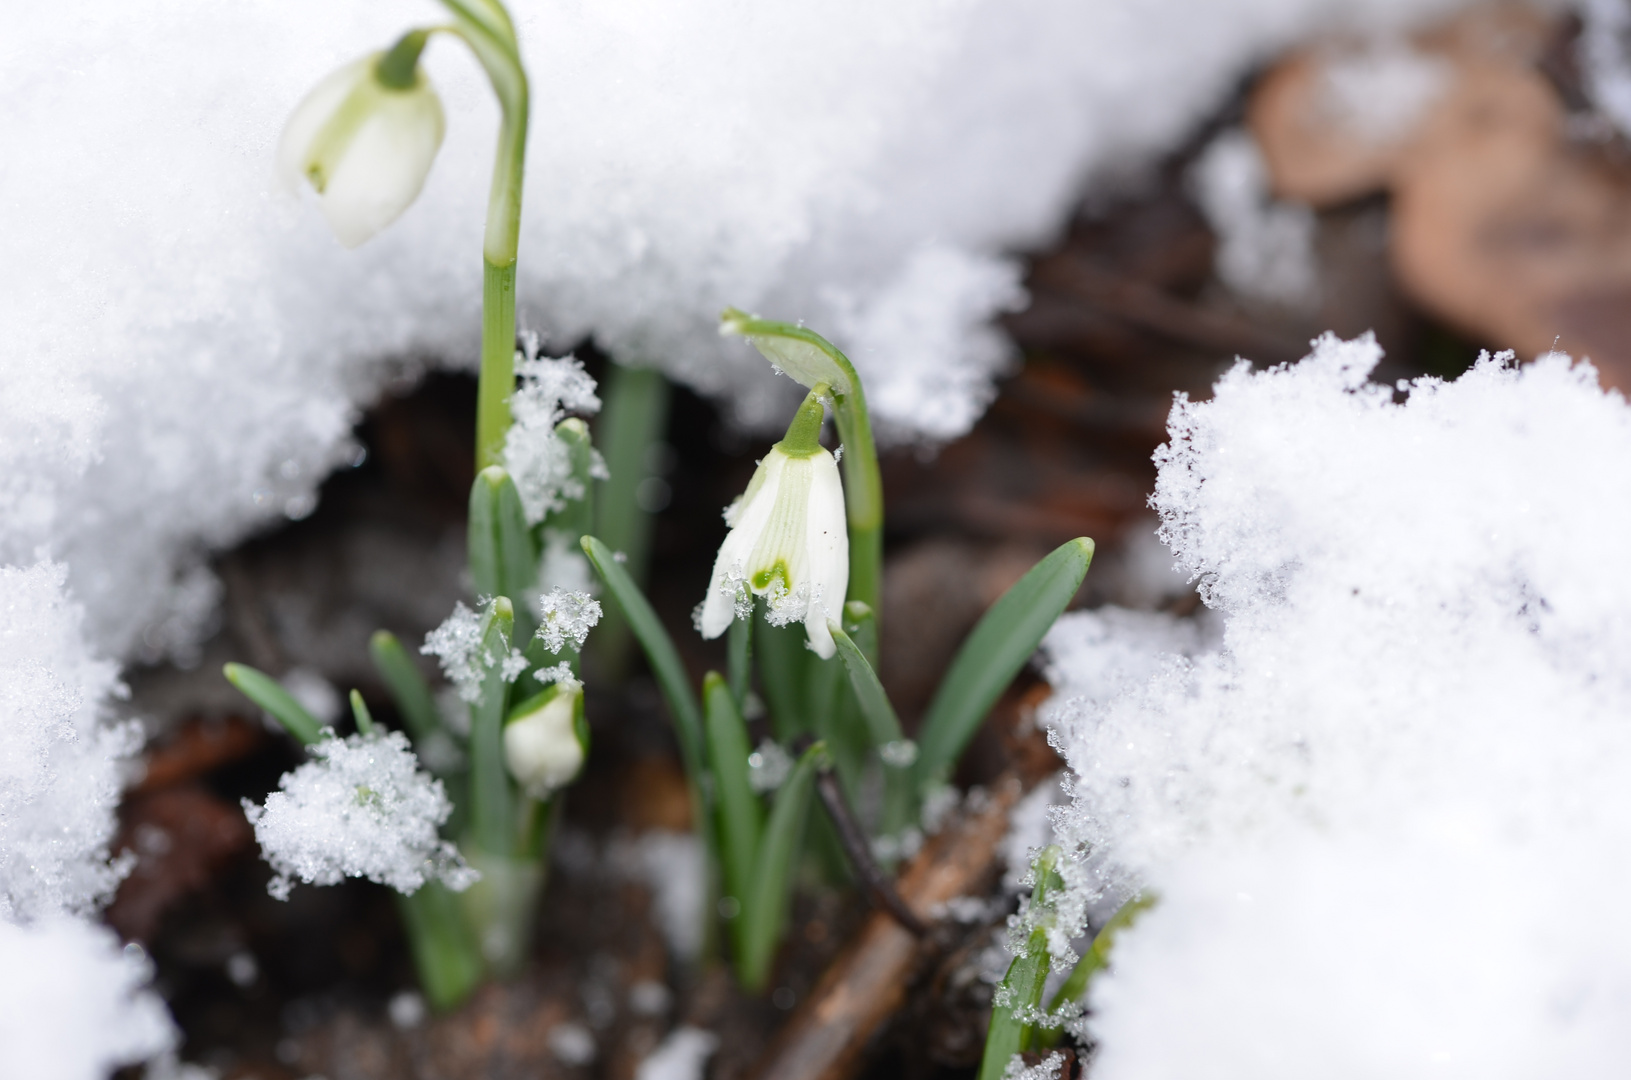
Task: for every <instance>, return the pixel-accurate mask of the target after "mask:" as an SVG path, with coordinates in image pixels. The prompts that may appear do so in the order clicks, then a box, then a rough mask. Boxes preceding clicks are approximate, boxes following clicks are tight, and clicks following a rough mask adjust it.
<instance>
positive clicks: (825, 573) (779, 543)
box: [697, 444, 849, 659]
mask: <svg viewBox="0 0 1631 1080" xmlns="http://www.w3.org/2000/svg"><path fill="white" fill-rule="evenodd" d="M728 520H729V521H730V523H731V524H732V526H733V527H732V529H731V531H730V533H729V535H727V536H726V537H725V542H724V543H723V544H721V545H720V547H719V557H718V558H717V559H715V560H714V571H713V576H712V578H711V579H710V580H709V582H708V595H707V596H706V597H705V598H704V600H703V602H702V608H701V610H700V611H699V612H698V617H697V629H698V630H700V631H701V632H702V636H703V637H705V638H716V637H718V636H719V635H720V634H723V633H724V632H725V629H726V628H727V627H728V626H730V624H731V621H732V620H733V619H735V618H739V617H740V618H745V617H747V615H748V611H749V609H748V608H747V604H748V603H749V597H750V596H762V597H764V598H765V600H766V616H767V617H768V618H769V619H770V620H771V621H772V622H774V623H777V624H778V625H785V624H786V623H790V622H803V623H804V624H805V632H806V636H807V639H808V641H809V643H810V648H811V649H813V650H814V651H815V652H816V653H817V655H819V656H821V657H822V658H823V659H825V658H826V657H830V656H832V654H833V641H832V635H831V634H830V633H829V632H828V630H827V619H828V617H829V616H832V617H837V615H838V612H839V611H840V609H841V608H842V607H843V603H844V591H845V589H846V588H847V587H848V583H849V534H848V532H847V529H846V524H845V520H844V489H843V484H842V482H841V481H840V480H839V476H838V465H837V463H836V462H835V461H834V460H833V456H832V455H831V454H830V453H828V452H827V451H826V450H824V449H820V448H817V449H816V451H815V452H814V453H810V454H804V455H789V454H788V453H787V452H786V451H784V450H783V449H782V448H781V445H780V444H777V445H776V446H774V447H772V448H771V450H770V452H769V453H768V454H766V455H765V459H764V461H762V462H761V463H760V464H759V469H758V471H757V472H756V473H755V474H754V476H753V481H752V482H751V483H750V484H749V485H748V490H747V492H746V493H745V494H744V495H743V496H742V498H741V499H740V500H738V501H737V502H736V503H735V504H733V506H732V507H731V510H730V511H729V515H728Z"/></svg>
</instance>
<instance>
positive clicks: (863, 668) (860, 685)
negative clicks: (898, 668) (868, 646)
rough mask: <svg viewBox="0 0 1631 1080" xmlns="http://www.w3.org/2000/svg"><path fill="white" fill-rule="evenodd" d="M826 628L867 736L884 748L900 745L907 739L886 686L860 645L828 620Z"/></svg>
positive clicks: (841, 628) (836, 624) (840, 627)
mask: <svg viewBox="0 0 1631 1080" xmlns="http://www.w3.org/2000/svg"><path fill="white" fill-rule="evenodd" d="M847 606H854V605H847ZM827 629H828V630H830V631H831V632H832V639H833V643H834V644H836V645H837V646H838V655H839V657H840V658H841V659H842V660H843V661H844V667H845V668H847V669H848V671H849V681H850V686H851V687H853V688H854V690H855V700H856V701H857V702H859V703H860V705H861V716H862V717H863V718H864V719H865V720H866V726H867V733H868V734H869V735H871V736H872V744H873V745H874V746H880V747H881V746H885V745H888V744H889V743H896V742H900V741H901V740H903V739H904V738H905V736H904V735H902V734H901V729H900V717H899V716H897V715H895V706H894V705H892V704H890V701H889V695H888V693H886V692H885V691H884V688H883V683H881V682H879V681H878V676H877V674H876V673H875V672H874V671H873V670H872V665H871V664H869V663H867V658H866V657H865V656H864V655H863V654H862V652H861V649H860V646H858V645H856V644H855V642H854V640H853V639H852V638H851V637H850V636H849V634H847V633H845V632H844V628H843V627H842V626H840V625H838V623H837V622H835V621H833V620H831V619H829V620H827Z"/></svg>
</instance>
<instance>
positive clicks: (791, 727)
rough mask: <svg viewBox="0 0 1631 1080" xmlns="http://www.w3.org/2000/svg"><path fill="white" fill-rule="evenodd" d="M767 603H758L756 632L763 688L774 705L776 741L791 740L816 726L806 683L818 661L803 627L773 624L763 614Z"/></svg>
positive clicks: (773, 720)
mask: <svg viewBox="0 0 1631 1080" xmlns="http://www.w3.org/2000/svg"><path fill="white" fill-rule="evenodd" d="M763 604H764V602H763V601H762V600H761V601H759V602H757V603H756V604H755V605H754V613H753V620H752V621H753V631H754V636H755V637H756V638H757V639H758V640H757V641H756V642H755V643H754V650H753V652H754V655H755V657H756V658H757V659H758V662H759V688H760V690H762V691H763V692H764V695H765V704H766V705H768V706H769V707H770V720H771V723H772V724H773V725H774V727H775V731H776V740H777V741H778V742H782V743H790V742H792V741H793V740H794V739H796V738H798V737H799V736H800V735H803V734H805V733H806V732H808V731H811V730H813V729H814V726H813V724H812V722H811V719H810V711H809V701H808V699H807V697H806V683H807V682H808V681H809V674H810V669H811V668H813V667H814V666H815V665H816V663H818V661H817V659H816V655H815V653H813V652H811V651H810V650H809V649H806V648H805V647H804V627H803V626H798V625H794V626H772V625H770V623H769V621H767V620H766V619H765V618H764V617H763V614H762V610H761V609H762V608H763Z"/></svg>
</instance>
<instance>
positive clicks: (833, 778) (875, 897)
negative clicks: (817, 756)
mask: <svg viewBox="0 0 1631 1080" xmlns="http://www.w3.org/2000/svg"><path fill="white" fill-rule="evenodd" d="M816 791H817V792H818V793H819V794H820V795H821V805H822V806H825V807H826V808H827V816H828V817H830V818H832V823H833V828H835V829H836V830H838V843H839V845H840V846H842V847H843V849H844V854H845V855H846V856H847V857H848V858H849V864H850V868H851V869H852V870H854V871H855V876H856V877H857V878H859V879H860V882H861V888H862V889H863V890H865V892H866V896H867V899H868V900H870V901H871V902H872V906H873V907H875V908H878V909H879V910H881V911H887V912H888V913H889V914H891V915H893V916H894V917H895V921H896V922H898V923H900V924H901V925H902V926H904V927H905V928H906V929H908V930H910V931H911V932H912V933H913V934H914V935H916V936H917V937H923V936H924V935H925V934H927V933H928V932H929V928H928V927H927V926H924V925H923V920H921V919H919V918H918V917H917V915H915V914H914V913H913V912H912V909H911V908H909V907H907V906H906V901H904V900H902V899H901V898H900V893H898V892H896V891H895V883H894V882H892V881H890V880H889V876H888V875H887V874H885V873H884V872H883V867H881V866H879V865H878V861H877V860H876V859H874V858H873V857H872V845H871V844H869V843H867V838H866V833H865V832H864V831H863V830H862V828H861V823H860V822H858V821H856V820H855V815H854V813H852V812H851V811H850V808H849V802H848V801H847V800H845V798H844V789H843V788H841V787H839V785H838V774H837V773H836V772H834V771H833V769H832V767H831V766H830V765H829V766H828V767H827V768H825V769H822V770H821V771H820V772H818V773H816Z"/></svg>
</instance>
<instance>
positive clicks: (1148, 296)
mask: <svg viewBox="0 0 1631 1080" xmlns="http://www.w3.org/2000/svg"><path fill="white" fill-rule="evenodd" d="M1030 282H1031V284H1032V286H1033V287H1036V288H1041V289H1052V290H1055V291H1057V292H1060V293H1063V294H1065V295H1067V296H1071V297H1074V298H1075V299H1077V300H1080V301H1082V302H1083V303H1085V304H1087V305H1088V306H1090V307H1093V308H1096V309H1098V310H1100V311H1103V312H1105V313H1106V314H1109V315H1112V316H1114V317H1115V318H1117V319H1120V320H1121V321H1122V322H1124V323H1127V324H1128V325H1130V326H1135V327H1137V328H1138V329H1140V330H1143V331H1145V332H1147V333H1151V334H1157V335H1159V336H1161V337H1164V338H1166V339H1168V340H1169V341H1176V342H1178V343H1180V344H1183V345H1191V346H1194V347H1196V348H1200V349H1204V350H1207V351H1209V352H1221V353H1236V354H1238V355H1241V356H1246V357H1249V358H1250V359H1252V360H1255V361H1258V362H1260V363H1271V364H1272V363H1281V362H1283V361H1288V360H1296V359H1299V358H1300V357H1301V356H1303V354H1304V353H1306V352H1307V351H1308V350H1307V348H1306V347H1305V346H1304V343H1301V342H1296V341H1291V340H1289V339H1287V338H1284V337H1282V336H1280V335H1279V334H1275V333H1271V332H1269V331H1266V330H1263V329H1261V328H1259V327H1257V326H1254V325H1253V324H1252V323H1250V322H1248V321H1246V320H1245V319H1241V318H1238V317H1236V316H1234V315H1230V314H1228V313H1226V312H1221V311H1213V310H1209V309H1207V308H1204V307H1200V306H1198V305H1196V304H1190V303H1186V302H1185V301H1183V300H1180V299H1178V298H1177V297H1175V296H1172V295H1171V294H1169V293H1166V292H1163V291H1161V290H1160V289H1157V288H1153V287H1151V286H1149V285H1145V284H1144V283H1142V282H1139V281H1135V280H1133V279H1131V278H1125V277H1120V276H1117V275H1115V274H1111V273H1108V272H1107V271H1104V270H1101V269H1099V268H1098V267H1096V266H1094V265H1093V264H1092V263H1090V262H1089V261H1087V260H1086V259H1084V258H1082V257H1081V256H1079V255H1073V254H1069V253H1061V254H1059V255H1054V256H1051V257H1049V258H1046V259H1043V260H1041V261H1040V262H1038V263H1037V264H1036V266H1035V268H1034V269H1033V270H1032V271H1031V278H1030Z"/></svg>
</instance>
